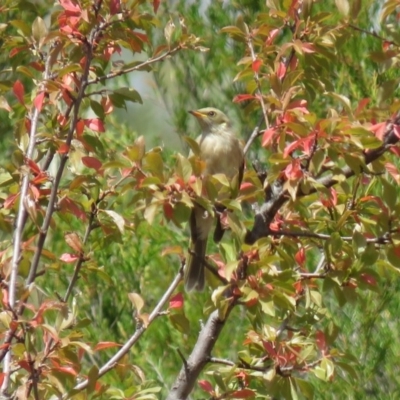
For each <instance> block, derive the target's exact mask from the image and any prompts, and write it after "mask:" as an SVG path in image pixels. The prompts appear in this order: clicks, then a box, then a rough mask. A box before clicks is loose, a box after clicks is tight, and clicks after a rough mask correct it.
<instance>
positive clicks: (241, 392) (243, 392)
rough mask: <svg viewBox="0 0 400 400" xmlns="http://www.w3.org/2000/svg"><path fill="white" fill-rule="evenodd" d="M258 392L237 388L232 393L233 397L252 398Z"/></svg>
mask: <svg viewBox="0 0 400 400" xmlns="http://www.w3.org/2000/svg"><path fill="white" fill-rule="evenodd" d="M255 395H256V394H255V392H253V391H252V390H250V389H241V390H236V391H235V392H233V393H232V394H231V397H232V398H234V399H250V398H252V397H254V396H255Z"/></svg>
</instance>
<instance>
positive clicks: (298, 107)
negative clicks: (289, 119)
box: [287, 99, 310, 114]
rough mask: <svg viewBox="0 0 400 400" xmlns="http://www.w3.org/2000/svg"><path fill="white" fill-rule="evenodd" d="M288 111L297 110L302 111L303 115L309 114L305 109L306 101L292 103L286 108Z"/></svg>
mask: <svg viewBox="0 0 400 400" xmlns="http://www.w3.org/2000/svg"><path fill="white" fill-rule="evenodd" d="M287 109H288V110H299V111H302V112H303V113H304V114H310V112H309V111H308V109H307V100H304V99H303V100H295V101H292V102H291V103H290V104H289V105H288V107H287Z"/></svg>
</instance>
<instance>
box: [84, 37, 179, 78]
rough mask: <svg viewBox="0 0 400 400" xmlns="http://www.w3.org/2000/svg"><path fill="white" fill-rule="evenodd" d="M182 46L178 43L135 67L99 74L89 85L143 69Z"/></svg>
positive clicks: (170, 54)
mask: <svg viewBox="0 0 400 400" xmlns="http://www.w3.org/2000/svg"><path fill="white" fill-rule="evenodd" d="M182 48H183V47H182V46H181V45H178V46H176V47H174V48H173V49H171V50H168V51H167V52H165V53H163V54H161V55H159V56H157V57H153V58H149V59H148V60H146V61H143V62H142V63H140V64H138V65H134V66H133V67H130V68H127V69H123V70H120V71H114V72H110V73H108V74H106V75H102V76H98V77H97V78H95V79H91V80H89V81H88V83H87V84H88V85H92V84H94V83H98V82H103V81H105V80H108V79H112V78H115V77H117V76H121V75H125V74H128V73H130V72H133V71H138V70H140V69H142V68H144V67H147V66H148V65H151V64H154V63H156V62H160V61H163V60H164V59H166V58H168V57H170V56H172V55H173V54H175V53H176V52H178V51H179V50H182Z"/></svg>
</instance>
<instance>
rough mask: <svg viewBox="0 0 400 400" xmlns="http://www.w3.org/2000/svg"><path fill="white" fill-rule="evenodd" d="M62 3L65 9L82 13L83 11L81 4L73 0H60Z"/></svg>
mask: <svg viewBox="0 0 400 400" xmlns="http://www.w3.org/2000/svg"><path fill="white" fill-rule="evenodd" d="M59 1H60V5H61V7H62V8H64V10H66V11H70V12H72V13H74V14H80V13H81V12H82V10H81V8H80V7H79V5H76V4H74V3H73V2H72V1H71V0H59Z"/></svg>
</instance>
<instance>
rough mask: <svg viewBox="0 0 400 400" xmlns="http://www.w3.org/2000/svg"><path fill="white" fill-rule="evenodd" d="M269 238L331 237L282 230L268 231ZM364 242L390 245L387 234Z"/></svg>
mask: <svg viewBox="0 0 400 400" xmlns="http://www.w3.org/2000/svg"><path fill="white" fill-rule="evenodd" d="M270 235H271V236H289V237H308V238H315V239H321V240H329V239H330V238H331V237H332V235H327V234H325V233H313V232H304V231H284V230H279V231H276V230H271V231H270ZM340 239H342V240H343V241H345V242H352V241H353V237H352V236H341V237H340ZM365 241H366V242H367V243H376V244H387V243H390V236H389V233H387V234H385V235H383V236H379V237H376V238H365Z"/></svg>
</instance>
